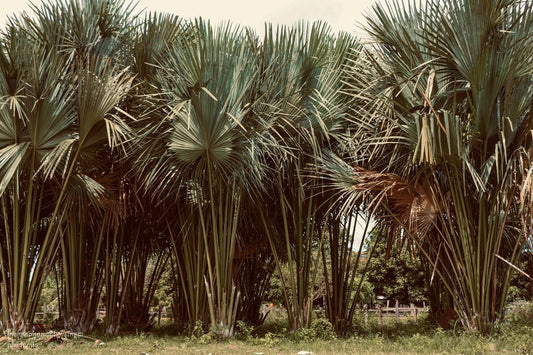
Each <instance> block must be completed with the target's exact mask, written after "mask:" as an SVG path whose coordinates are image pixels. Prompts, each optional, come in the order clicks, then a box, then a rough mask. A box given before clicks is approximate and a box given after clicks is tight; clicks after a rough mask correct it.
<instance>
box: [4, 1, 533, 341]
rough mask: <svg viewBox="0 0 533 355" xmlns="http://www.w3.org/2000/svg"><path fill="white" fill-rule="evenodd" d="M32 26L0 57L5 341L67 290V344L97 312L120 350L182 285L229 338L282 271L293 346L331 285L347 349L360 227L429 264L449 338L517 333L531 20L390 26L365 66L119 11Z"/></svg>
mask: <svg viewBox="0 0 533 355" xmlns="http://www.w3.org/2000/svg"><path fill="white" fill-rule="evenodd" d="M32 11H33V14H32V15H27V14H21V15H18V16H14V17H12V18H11V19H10V21H9V22H8V25H7V26H6V28H5V29H4V31H3V33H2V38H1V41H0V98H1V106H0V171H1V174H0V198H1V208H2V217H3V223H1V224H0V296H1V297H0V304H1V311H0V317H1V319H0V321H1V323H2V327H3V328H4V329H10V330H14V331H28V330H30V329H31V326H32V322H33V320H34V318H35V313H36V312H37V307H38V304H39V298H40V294H41V290H42V288H43V285H44V282H45V281H46V279H47V278H48V277H51V276H52V275H55V277H56V280H57V286H58V296H59V300H60V312H61V317H62V319H63V322H64V327H65V328H67V329H70V330H73V331H81V332H90V331H92V330H93V329H94V327H95V325H96V323H97V317H96V310H97V309H98V307H99V306H100V305H101V304H103V305H105V309H106V315H105V318H104V327H105V330H106V332H108V333H110V334H115V333H117V332H118V331H119V329H120V326H121V325H124V324H127V325H128V326H132V327H135V328H137V329H142V328H144V327H147V326H149V325H150V315H149V312H148V311H149V308H150V306H151V304H152V300H153V297H154V292H155V290H156V288H157V287H158V283H159V280H160V279H161V275H162V274H163V272H164V270H166V269H170V270H172V272H171V277H172V278H173V283H172V296H173V300H174V302H173V309H172V311H173V315H174V320H175V322H176V324H177V325H178V326H180V327H186V326H188V327H190V328H191V329H192V328H193V327H195V326H197V325H198V324H199V322H202V324H204V325H205V326H206V327H209V328H211V329H215V330H216V331H218V332H219V333H220V335H221V336H231V335H232V334H233V333H234V331H235V329H234V328H235V324H236V321H237V320H243V321H245V322H248V323H251V324H258V323H259V322H261V320H262V318H261V315H260V313H259V309H260V306H261V303H262V301H263V296H264V293H265V291H266V290H267V288H268V283H269V278H270V275H271V274H272V272H273V271H274V270H275V269H278V271H279V273H280V275H281V282H282V290H283V294H284V299H285V306H286V309H287V313H288V322H289V327H290V329H293V330H295V329H299V328H302V327H308V326H309V325H310V323H311V320H312V306H313V299H314V292H315V288H316V285H315V284H316V275H317V272H319V271H320V272H324V276H325V279H326V285H327V287H326V288H327V290H326V314H327V317H328V318H329V320H330V322H331V323H332V325H333V326H334V328H335V330H336V331H337V332H338V333H340V334H342V333H344V332H346V330H347V329H349V328H350V326H351V325H352V324H353V320H354V314H355V310H356V305H357V301H358V292H353V291H354V290H358V289H359V288H360V287H361V280H362V279H360V278H359V277H356V272H357V269H358V268H363V269H364V266H362V265H359V262H358V260H359V258H358V254H360V253H361V251H362V249H363V244H362V243H363V242H361V244H360V245H356V244H357V243H356V242H355V236H354V233H353V232H352V231H353V224H355V223H356V222H355V221H356V219H357V218H359V216H368V215H372V216H373V218H374V219H376V220H377V221H378V222H379V223H378V228H381V230H382V234H383V235H386V236H387V237H388V240H389V242H391V243H392V242H394V241H396V240H398V241H402V242H403V241H408V242H409V243H410V244H411V245H413V249H414V250H416V251H417V253H418V254H419V255H420V257H422V258H423V260H424V261H425V263H424V265H426V268H427V273H428V283H430V287H431V289H432V291H433V292H432V295H434V297H433V298H432V309H433V312H434V314H435V315H436V316H438V313H439V312H440V311H442V310H444V308H445V307H452V308H454V309H455V310H456V312H457V314H458V317H459V319H460V320H461V321H462V322H463V324H464V326H465V327H466V328H467V329H479V330H482V331H489V330H490V329H491V327H492V325H493V324H494V322H496V321H497V320H498V319H499V318H500V317H502V316H503V309H504V307H505V295H506V291H507V288H508V286H509V280H510V275H511V273H512V272H513V271H514V268H513V265H514V264H516V261H517V259H518V257H519V256H520V254H521V253H522V252H523V250H524V249H525V245H526V244H527V243H528V241H529V237H530V234H531V227H532V226H531V221H532V219H531V212H532V211H531V206H532V205H531V191H532V190H531V188H532V187H531V175H532V174H531V173H532V167H531V166H530V164H529V154H530V147H531V144H532V140H531V139H532V137H531V134H530V133H531V129H532V128H533V122H532V117H531V115H532V110H531V108H532V105H533V101H532V100H533V97H532V93H533V90H532V80H531V79H532V73H533V62H532V61H531V58H530V56H529V54H530V53H531V52H532V51H531V50H532V40H533V39H532V38H533V36H532V30H531V28H532V27H531V25H532V24H533V18H532V16H533V13H532V11H533V5H531V4H530V3H528V2H520V1H514V0H502V1H492V0H490V1H489V0H474V1H472V0H470V1H465V0H448V1H446V2H445V3H444V5H443V4H441V3H440V2H439V1H437V0H435V1H433V0H431V1H427V2H426V3H425V4H424V5H421V4H419V5H418V6H411V5H410V6H400V5H395V4H393V3H386V5H375V7H374V12H373V15H371V16H369V19H368V25H367V27H368V28H367V30H368V32H369V34H370V35H371V36H372V38H373V39H374V41H373V42H372V44H370V45H362V44H361V42H359V41H357V40H356V39H355V38H354V37H352V36H351V35H349V34H345V33H340V34H334V33H332V32H331V30H330V29H329V27H328V26H327V25H325V24H323V23H313V24H307V23H304V22H302V23H299V24H298V25H295V26H293V27H284V26H280V27H277V28H273V27H272V26H270V25H267V26H266V29H265V35H264V37H263V38H259V37H258V36H257V35H256V34H255V33H254V32H253V31H252V30H250V29H246V28H239V27H237V26H233V25H231V24H229V23H226V24H223V25H219V26H212V25H211V24H210V23H209V22H206V21H204V20H201V19H198V20H194V21H188V20H184V19H181V18H179V17H177V16H171V15H166V14H157V13H148V14H142V13H138V12H136V11H135V9H134V6H132V5H131V4H129V3H125V2H121V1H114V0H64V1H61V2H53V1H49V2H45V3H44V4H43V5H41V6H40V7H37V6H34V7H32ZM367 220H368V218H367ZM320 263H323V267H322V268H319V267H318V265H319V264H320ZM282 268H283V269H284V270H288V272H281V270H282ZM363 271H364V270H363Z"/></svg>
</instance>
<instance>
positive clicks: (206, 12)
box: [0, 0, 375, 35]
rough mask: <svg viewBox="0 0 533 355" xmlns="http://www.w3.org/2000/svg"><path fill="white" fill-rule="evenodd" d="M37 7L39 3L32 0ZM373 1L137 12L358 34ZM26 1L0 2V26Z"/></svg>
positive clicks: (154, 5)
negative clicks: (325, 26) (305, 24)
mask: <svg viewBox="0 0 533 355" xmlns="http://www.w3.org/2000/svg"><path fill="white" fill-rule="evenodd" d="M33 2H34V3H35V4H40V3H41V2H42V0H33ZM374 2H375V0H266V1H265V0H262V1H256V0H218V1H217V0H193V1H190V0H189V1H179V0H177V1H176V0H138V5H137V10H142V9H146V11H161V12H169V13H174V14H177V15H179V16H181V17H185V18H194V17H200V16H201V17H203V18H205V19H210V20H211V21H212V22H214V23H218V22H221V21H224V20H231V21H232V22H233V23H238V24H241V25H244V26H251V27H252V28H254V29H255V30H256V31H257V33H258V34H261V33H262V32H263V29H264V23H265V22H271V23H274V24H284V25H292V24H294V23H296V22H297V21H298V20H300V19H306V20H310V21H313V20H322V21H326V22H327V23H329V24H330V26H331V27H332V29H333V30H334V31H336V32H338V31H346V32H349V33H352V34H357V35H360V34H362V31H361V29H360V28H359V27H360V26H358V24H357V23H360V22H363V21H364V17H363V14H364V13H365V11H366V12H368V11H370V9H371V6H372V4H373V3H374ZM29 4H30V2H29V1H28V0H0V26H2V27H3V26H4V24H5V22H6V17H7V16H8V15H11V14H13V13H18V12H21V11H29Z"/></svg>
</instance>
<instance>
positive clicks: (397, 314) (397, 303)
mask: <svg viewBox="0 0 533 355" xmlns="http://www.w3.org/2000/svg"><path fill="white" fill-rule="evenodd" d="M399 303H400V302H398V300H396V304H395V305H394V311H395V312H396V320H398V319H399V318H400V310H399V309H398V306H399Z"/></svg>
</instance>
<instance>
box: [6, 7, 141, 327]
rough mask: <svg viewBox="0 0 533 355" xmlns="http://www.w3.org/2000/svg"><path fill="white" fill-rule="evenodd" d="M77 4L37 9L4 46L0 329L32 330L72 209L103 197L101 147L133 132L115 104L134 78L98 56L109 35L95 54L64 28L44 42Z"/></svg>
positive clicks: (11, 30)
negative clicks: (96, 172)
mask: <svg viewBox="0 0 533 355" xmlns="http://www.w3.org/2000/svg"><path fill="white" fill-rule="evenodd" d="M95 4H96V3H95ZM102 4H104V2H102ZM76 5H79V3H77V2H71V3H65V4H62V5H61V6H57V7H56V6H54V5H52V4H46V5H44V6H43V8H42V9H41V10H39V9H35V11H36V19H35V20H33V19H31V18H29V17H26V16H22V17H20V18H14V19H12V21H11V23H10V25H9V26H8V29H7V31H6V33H5V34H4V38H3V41H2V45H1V46H2V48H1V50H0V56H1V60H0V62H1V63H0V66H1V69H0V72H1V75H0V83H1V84H0V90H1V92H2V101H3V102H2V106H1V117H2V119H1V120H2V124H0V126H1V130H2V133H1V134H0V135H1V136H2V139H1V148H0V149H1V152H2V153H1V157H2V158H1V159H0V161H1V162H2V163H1V166H0V169H1V171H2V180H1V182H0V185H1V187H0V195H1V201H2V211H3V220H4V223H3V226H2V235H3V238H2V241H1V250H0V263H1V270H2V283H1V294H2V323H3V325H4V327H5V328H8V329H13V330H15V331H25V330H29V327H30V326H31V323H32V321H33V317H34V314H35V312H36V307H37V304H38V298H39V295H40V291H41V289H42V286H43V284H44V280H45V278H46V276H47V274H48V271H49V269H50V267H51V266H52V264H53V263H54V261H55V256H56V250H57V249H58V245H59V244H58V243H59V241H60V239H61V235H62V233H63V232H64V231H69V230H68V229H64V228H63V226H64V223H65V221H66V218H67V217H68V214H67V211H68V210H69V208H70V207H71V206H73V205H75V204H77V203H78V201H83V200H85V201H91V202H96V201H98V199H99V197H100V196H102V194H103V193H104V189H103V188H102V186H101V185H100V184H98V183H97V182H96V181H95V180H94V179H93V178H92V177H91V171H93V169H94V167H95V166H97V164H95V163H96V162H97V161H98V160H97V156H98V154H99V151H100V149H101V147H105V146H106V143H108V142H109V146H112V145H114V144H116V143H118V141H119V139H120V138H121V137H124V136H125V135H126V134H127V133H126V130H125V129H126V126H125V125H124V124H123V123H122V122H121V121H120V119H119V118H118V112H117V111H115V107H117V106H118V105H119V103H120V101H121V100H122V99H123V98H124V96H125V95H126V94H127V92H128V90H129V87H130V84H131V78H130V76H129V75H128V74H127V73H125V72H124V71H123V70H122V69H121V68H120V67H118V65H117V64H115V63H113V62H112V60H110V59H108V58H105V57H103V58H102V57H99V56H98V55H97V54H96V53H94V52H95V51H96V48H98V44H97V43H101V42H102V41H107V39H108V38H107V37H106V38H104V34H103V33H100V32H98V33H97V35H95V36H96V37H97V38H98V39H100V40H101V41H100V42H98V41H97V42H93V41H92V40H91V39H88V41H87V43H90V44H92V45H95V48H87V47H84V48H81V47H79V46H74V45H73V44H72V43H69V42H68V40H69V37H67V36H65V37H64V36H62V35H60V34H59V33H58V32H57V31H56V32H54V31H52V32H50V33H52V34H57V36H56V37H54V36H53V35H52V36H51V37H46V33H47V29H49V28H47V26H49V25H51V22H50V21H47V18H46V17H47V16H51V15H52V14H55V13H57V12H59V13H62V12H61V11H62V10H64V9H65V8H67V7H69V6H71V7H75V6H76ZM59 9H61V10H59ZM62 14H63V15H65V14H66V12H65V13H62ZM57 20H58V21H68V20H72V19H71V18H68V19H67V18H66V16H60V17H58V19H57ZM56 26H58V27H57V28H60V27H61V26H59V22H58V24H57V25H56ZM67 32H68V31H67ZM84 33H85V32H84ZM52 37H53V38H52ZM110 37H111V36H110ZM61 41H65V42H61ZM95 43H96V44H95ZM62 44H64V45H65V46H64V47H63V46H62ZM67 44H70V45H71V46H68V45H67ZM77 44H80V43H77ZM56 45H57V46H61V48H62V49H64V51H57V47H54V46H56ZM69 49H72V51H69ZM82 49H83V50H86V51H85V52H80V51H81V50H82ZM74 53H77V54H79V56H75V55H73V54H74Z"/></svg>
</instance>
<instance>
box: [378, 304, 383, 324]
mask: <svg viewBox="0 0 533 355" xmlns="http://www.w3.org/2000/svg"><path fill="white" fill-rule="evenodd" d="M378 325H380V326H381V325H383V310H382V309H381V305H380V304H378Z"/></svg>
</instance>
